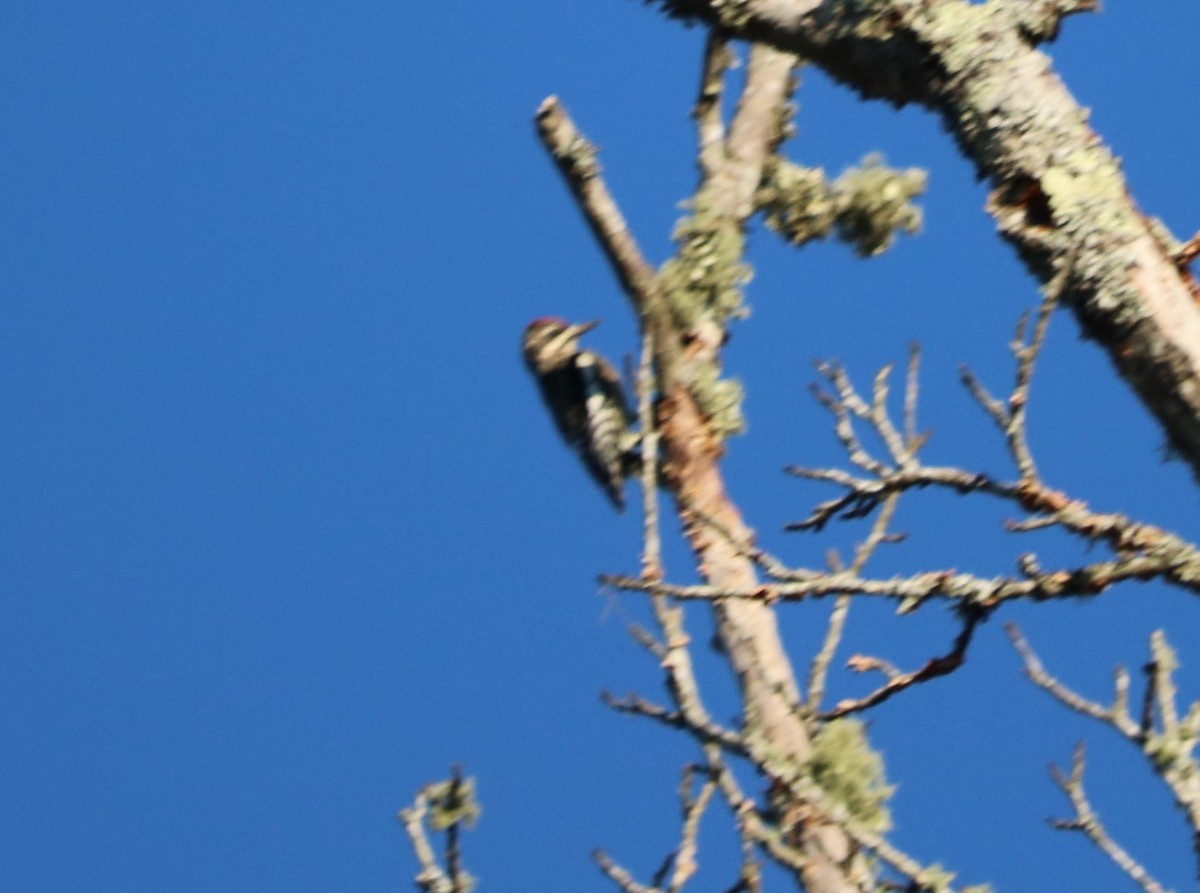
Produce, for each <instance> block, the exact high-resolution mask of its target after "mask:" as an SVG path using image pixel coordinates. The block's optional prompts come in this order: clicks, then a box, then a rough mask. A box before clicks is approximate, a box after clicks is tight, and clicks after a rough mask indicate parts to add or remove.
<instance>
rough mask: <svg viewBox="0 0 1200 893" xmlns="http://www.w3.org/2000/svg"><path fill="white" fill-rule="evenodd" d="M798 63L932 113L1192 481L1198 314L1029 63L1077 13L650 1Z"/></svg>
mask: <svg viewBox="0 0 1200 893" xmlns="http://www.w3.org/2000/svg"><path fill="white" fill-rule="evenodd" d="M656 5H658V6H660V7H661V8H662V9H664V10H665V11H666V12H667V13H668V14H670V15H673V16H677V17H680V18H684V19H689V20H698V21H705V22H708V23H709V24H712V25H720V26H721V27H723V28H725V29H726V30H728V31H729V32H730V33H733V34H736V35H737V36H739V37H745V38H747V39H750V40H756V41H762V42H764V43H768V44H771V45H773V46H775V47H777V48H779V49H781V50H786V51H791V52H796V53H799V54H801V55H803V56H804V57H805V58H806V59H808V60H811V61H813V62H815V63H816V64H818V65H820V66H821V67H822V68H824V69H825V70H826V71H827V72H829V73H830V74H831V75H833V76H834V77H835V78H837V79H839V80H841V81H843V82H845V83H847V84H849V85H850V86H851V87H853V88H854V89H856V90H857V91H858V92H859V93H861V94H862V95H864V96H866V97H877V98H882V99H886V100H888V101H889V102H892V103H894V104H896V105H904V104H908V103H916V104H919V105H923V106H925V107H927V108H929V109H931V110H932V111H934V112H935V113H937V114H938V115H939V116H940V117H941V118H942V120H943V121H944V123H945V124H946V126H947V128H948V129H949V131H950V132H951V133H952V134H953V135H954V137H955V139H956V140H957V142H958V144H959V146H960V147H961V148H962V150H963V152H964V153H965V154H966V155H967V156H968V157H969V158H970V159H971V160H972V161H974V163H975V164H976V166H977V167H978V169H979V171H980V173H981V175H982V176H984V177H985V178H986V179H987V180H988V181H989V182H990V183H991V185H992V193H991V198H990V200H989V202H988V208H989V211H990V212H991V214H992V215H993V217H994V218H995V219H996V221H997V223H998V225H999V228H1000V231H1001V233H1002V234H1003V235H1004V237H1005V238H1007V239H1008V240H1009V241H1011V242H1012V243H1013V244H1014V246H1015V247H1016V248H1017V251H1018V253H1019V255H1020V256H1021V258H1022V259H1023V260H1024V261H1025V263H1026V265H1027V266H1028V268H1029V269H1030V270H1031V271H1032V272H1033V273H1034V275H1036V276H1037V277H1038V278H1040V279H1041V280H1042V281H1043V282H1049V281H1050V280H1051V279H1052V278H1053V276H1054V274H1055V272H1056V271H1057V269H1058V268H1059V266H1061V263H1062V261H1063V260H1064V259H1065V258H1066V257H1068V256H1069V255H1072V254H1074V256H1075V263H1074V272H1073V274H1072V276H1071V281H1070V282H1069V283H1068V284H1067V287H1066V289H1065V290H1064V295H1063V299H1064V303H1066V304H1067V305H1068V306H1069V307H1071V309H1072V310H1073V311H1074V313H1075V315H1076V316H1077V318H1078V319H1079V321H1080V323H1081V324H1082V326H1083V328H1084V331H1085V332H1086V333H1087V334H1088V335H1089V336H1091V337H1092V338H1094V339H1096V340H1097V341H1098V342H1100V343H1101V344H1102V345H1103V346H1104V348H1105V350H1106V351H1107V353H1108V355H1109V358H1110V359H1111V360H1112V362H1113V363H1114V365H1115V366H1116V368H1117V369H1118V370H1119V371H1120V373H1121V375H1122V376H1123V377H1124V378H1125V379H1126V380H1127V381H1128V382H1129V383H1130V384H1131V386H1132V387H1133V388H1134V390H1135V391H1136V392H1137V393H1138V395H1139V397H1140V398H1141V400H1142V402H1143V403H1144V404H1145V405H1146V406H1147V407H1148V408H1149V409H1150V410H1151V412H1153V414H1154V415H1155V416H1156V417H1157V418H1158V420H1159V422H1160V423H1161V424H1162V426H1163V428H1164V430H1165V431H1166V433H1167V436H1168V439H1169V441H1170V443H1171V445H1172V447H1173V448H1174V449H1175V450H1177V451H1178V452H1179V454H1180V455H1182V456H1183V457H1185V458H1186V459H1187V461H1188V462H1189V463H1190V464H1191V465H1192V468H1193V470H1194V471H1195V472H1196V473H1197V474H1200V307H1198V305H1197V286H1196V283H1195V281H1194V280H1193V278H1192V276H1191V275H1190V273H1189V272H1188V271H1187V270H1186V268H1185V267H1184V266H1183V265H1181V264H1180V262H1179V260H1178V257H1177V254H1176V252H1177V246H1175V245H1173V244H1172V241H1173V240H1172V239H1170V238H1168V237H1165V236H1164V234H1163V233H1162V231H1161V227H1160V226H1158V225H1156V224H1155V222H1154V221H1152V220H1150V219H1149V218H1148V217H1147V216H1146V215H1145V214H1143V213H1142V211H1141V210H1140V209H1139V208H1138V206H1137V205H1136V203H1135V202H1134V201H1133V199H1132V197H1131V196H1130V194H1129V191H1128V188H1127V185H1126V183H1125V179H1124V177H1123V175H1122V173H1121V170H1120V164H1119V161H1118V160H1117V158H1116V157H1115V156H1114V155H1113V153H1112V152H1111V151H1110V150H1109V149H1108V147H1107V146H1105V144H1104V142H1103V141H1102V140H1101V139H1100V137H1099V136H1098V135H1097V134H1096V132H1095V131H1094V130H1092V128H1091V127H1090V126H1089V124H1088V113H1087V110H1086V109H1084V108H1083V107H1082V106H1080V105H1079V103H1078V102H1077V101H1076V100H1075V98H1074V97H1073V96H1072V95H1071V93H1070V91H1069V90H1068V89H1067V88H1066V86H1065V85H1064V84H1063V83H1062V81H1061V80H1060V78H1059V77H1058V75H1057V74H1056V73H1055V72H1054V70H1053V68H1052V65H1051V62H1050V59H1049V58H1048V57H1047V56H1046V55H1044V54H1043V53H1041V52H1039V51H1038V50H1037V48H1036V46H1035V44H1036V42H1037V40H1039V39H1042V38H1044V37H1046V36H1050V35H1052V34H1053V33H1054V32H1055V31H1056V30H1057V27H1058V20H1059V19H1060V18H1061V17H1062V15H1065V14H1067V13H1070V12H1076V11H1080V10H1084V9H1088V8H1090V7H1091V6H1092V4H1090V3H1087V2H1079V0H1077V2H1071V0H1057V2H1051V0H1047V2H1042V3H1036V4H1034V3H1025V2H1013V0H991V2H988V3H982V4H969V3H964V2H961V0H934V2H922V3H914V2H912V0H879V2H873V3H834V2H829V0H739V2H728V0H658V2H657V4H656Z"/></svg>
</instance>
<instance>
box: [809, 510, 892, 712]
mask: <svg viewBox="0 0 1200 893" xmlns="http://www.w3.org/2000/svg"><path fill="white" fill-rule="evenodd" d="M899 501H900V497H899V496H897V495H894V494H893V495H889V496H887V497H886V501H885V502H884V505H883V508H882V509H881V510H880V512H879V514H878V515H877V516H876V517H875V522H874V524H872V525H871V532H870V534H869V535H868V536H867V539H866V540H865V541H864V542H863V543H861V544H860V545H859V547H858V549H857V550H856V551H855V555H854V561H853V562H852V563H851V565H850V570H851V572H852V573H856V574H858V573H861V572H862V570H863V568H865V567H866V565H867V562H868V561H870V559H871V556H872V555H874V554H875V550H876V549H877V548H878V547H879V545H880V544H881V543H883V542H885V541H886V539H887V532H888V527H889V525H890V524H891V522H892V516H893V515H894V514H895V511H896V506H897V504H898V503H899ZM850 601H851V599H850V596H849V595H845V594H843V595H839V596H838V597H837V600H836V601H835V602H834V606H833V611H832V612H831V613H830V615H829V624H828V626H827V627H826V629H825V640H824V642H822V643H821V650H820V651H819V652H817V655H816V657H814V658H813V661H812V665H811V666H810V668H809V671H808V701H807V705H808V710H809V711H810V712H812V713H815V712H816V711H817V709H818V708H819V707H820V706H821V701H822V700H823V699H824V697H825V683H826V681H827V680H828V676H829V665H830V664H831V663H832V662H833V656H834V654H835V653H836V652H837V647H838V644H839V643H840V642H841V640H842V635H843V632H844V630H845V626H846V617H847V615H848V614H849V611H850Z"/></svg>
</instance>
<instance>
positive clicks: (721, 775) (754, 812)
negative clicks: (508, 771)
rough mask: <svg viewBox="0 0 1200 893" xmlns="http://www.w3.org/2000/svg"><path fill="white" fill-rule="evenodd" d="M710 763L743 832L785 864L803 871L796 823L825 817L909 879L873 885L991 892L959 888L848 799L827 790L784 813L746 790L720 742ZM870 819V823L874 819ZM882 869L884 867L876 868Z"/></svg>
mask: <svg viewBox="0 0 1200 893" xmlns="http://www.w3.org/2000/svg"><path fill="white" fill-rule="evenodd" d="M706 755H707V757H708V762H709V767H710V769H711V770H712V771H713V772H714V773H715V778H716V780H717V783H718V785H719V787H720V790H721V794H722V795H723V796H724V798H725V802H726V803H727V804H728V805H729V808H730V810H731V811H732V813H733V817H734V821H735V822H736V823H737V826H738V832H739V833H740V835H741V836H742V839H743V840H745V841H750V842H753V843H754V844H756V845H757V846H759V847H761V848H762V849H764V850H765V851H766V852H767V853H768V854H770V856H771V858H772V859H773V860H774V861H775V862H776V863H778V864H779V865H781V866H783V867H784V868H788V869H791V870H792V871H794V872H797V873H799V872H800V871H801V870H802V869H803V866H804V864H805V856H804V853H803V852H801V850H800V849H798V848H797V847H796V846H795V837H794V830H795V829H794V827H792V824H791V823H793V822H800V823H803V822H807V821H813V820H815V819H817V818H821V819H822V820H823V821H825V822H828V823H830V824H837V825H840V826H841V827H844V828H845V829H846V833H847V834H848V835H849V836H850V837H851V838H852V839H853V840H854V842H855V844H856V845H857V847H858V848H859V849H860V851H861V852H863V853H870V854H871V855H873V856H875V857H876V858H878V859H879V860H880V861H881V862H882V863H883V864H885V865H886V866H887V867H888V868H889V869H890V870H891V872H892V873H894V875H896V876H897V877H899V878H902V879H904V881H905V883H904V884H903V885H901V884H889V882H888V881H883V882H882V883H881V884H880V885H879V886H876V887H874V888H872V889H892V888H893V887H894V888H895V889H905V890H912V891H914V893H924V891H929V893H987V891H988V889H989V888H987V887H956V886H954V885H953V883H952V882H953V880H954V875H953V874H952V873H950V872H948V871H946V870H944V869H942V868H941V867H940V866H937V865H923V864H922V863H921V862H919V861H918V860H916V859H914V858H913V857H912V856H909V855H908V854H907V853H905V852H903V851H902V850H900V849H899V848H897V847H896V846H894V845H893V844H892V843H891V842H890V841H888V839H887V838H886V837H885V836H884V835H883V834H881V833H879V830H877V829H875V828H871V827H866V826H864V823H862V822H859V821H855V820H854V817H852V816H851V815H848V814H847V813H848V810H847V809H846V807H845V806H844V805H842V804H837V803H831V802H829V801H828V800H823V799H822V795H821V794H820V793H819V792H817V793H815V794H814V798H813V801H812V802H809V803H807V804H805V805H804V806H803V807H802V808H801V809H800V810H799V811H797V812H793V813H791V814H789V813H788V812H787V811H786V810H785V811H784V813H783V814H780V811H779V810H778V809H769V810H768V809H763V808H762V807H760V805H759V804H758V803H756V802H755V800H754V799H753V798H751V797H749V796H747V794H746V793H745V792H744V791H743V790H742V788H741V786H740V785H739V783H738V780H737V778H736V777H735V776H734V773H733V772H732V771H731V770H730V768H729V766H728V764H727V763H726V761H725V759H724V756H723V755H722V754H721V752H720V751H718V750H717V749H716V748H714V747H709V748H708V749H707V750H706ZM867 824H870V823H869V822H868V823H867ZM875 872H876V873H878V869H875Z"/></svg>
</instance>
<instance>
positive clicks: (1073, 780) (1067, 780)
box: [1050, 743, 1166, 893]
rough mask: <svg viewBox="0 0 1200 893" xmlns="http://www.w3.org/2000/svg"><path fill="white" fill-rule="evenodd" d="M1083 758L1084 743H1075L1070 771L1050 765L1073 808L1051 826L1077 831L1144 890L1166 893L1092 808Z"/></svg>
mask: <svg viewBox="0 0 1200 893" xmlns="http://www.w3.org/2000/svg"><path fill="white" fill-rule="evenodd" d="M1084 765H1085V758H1084V749H1083V744H1082V743H1080V744H1077V745H1076V746H1075V754H1074V756H1073V757H1072V760H1071V774H1070V775H1064V774H1063V772H1062V771H1061V770H1060V769H1059V768H1058V767H1057V766H1051V767H1050V775H1051V777H1052V778H1053V779H1054V783H1055V784H1057V785H1058V787H1059V789H1060V790H1061V791H1062V792H1063V793H1064V794H1066V795H1067V798H1068V799H1069V800H1070V801H1071V806H1073V807H1074V809H1075V817H1074V818H1073V819H1056V820H1052V821H1051V822H1050V825H1051V827H1054V828H1057V829H1059V830H1062V831H1079V832H1081V833H1082V834H1083V835H1084V836H1085V837H1087V839H1088V840H1090V841H1091V842H1092V843H1094V844H1095V845H1096V846H1097V847H1098V848H1099V849H1100V850H1101V851H1102V852H1103V853H1104V854H1105V855H1106V856H1108V858H1109V859H1111V860H1112V861H1113V863H1114V864H1115V865H1116V866H1117V867H1118V868H1120V869H1121V870H1122V871H1123V872H1125V874H1127V875H1128V876H1129V878H1130V879H1131V880H1132V881H1133V882H1134V883H1135V884H1137V885H1138V886H1139V887H1141V888H1142V889H1143V890H1145V891H1146V893H1166V891H1165V888H1164V887H1163V886H1162V885H1161V884H1159V883H1158V881H1156V880H1155V879H1154V878H1153V877H1151V875H1150V873H1149V872H1148V871H1146V869H1145V868H1143V867H1142V866H1141V865H1140V864H1139V863H1138V862H1137V860H1136V859H1134V858H1133V857H1132V856H1131V855H1129V853H1128V852H1126V851H1125V850H1124V849H1123V848H1122V847H1121V846H1120V845H1119V844H1118V843H1117V842H1116V841H1115V840H1113V839H1112V837H1111V836H1110V835H1109V833H1108V831H1107V830H1106V829H1105V827H1104V825H1103V824H1102V823H1101V821H1100V816H1099V815H1098V814H1097V813H1096V811H1095V810H1094V809H1092V805H1091V803H1089V802H1088V799H1087V794H1086V792H1085V791H1084V789H1083V772H1084Z"/></svg>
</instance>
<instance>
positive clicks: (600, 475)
mask: <svg viewBox="0 0 1200 893" xmlns="http://www.w3.org/2000/svg"><path fill="white" fill-rule="evenodd" d="M596 325H597V323H596V322H586V323H578V324H576V325H571V324H570V323H568V322H567V321H566V320H563V319H558V318H557V317H542V318H541V319H535V320H534V321H533V322H531V323H530V324H529V325H528V326H527V327H526V328H525V337H524V338H523V339H522V350H523V352H524V355H525V363H526V365H527V366H528V367H529V371H530V372H532V373H533V376H534V378H535V379H537V383H538V387H539V388H540V389H541V392H542V399H543V400H544V401H545V403H546V407H547V408H548V409H549V410H550V414H551V415H552V416H553V417H554V423H555V425H556V426H557V427H558V431H559V433H560V434H561V435H562V437H563V440H565V441H566V442H567V444H568V446H570V447H571V449H573V450H574V451H575V453H576V455H578V456H579V458H580V459H581V460H582V461H583V464H584V467H585V468H586V469H587V471H588V474H590V475H591V476H592V478H593V479H594V480H595V481H596V483H597V484H599V485H600V487H601V488H602V489H603V490H604V492H605V493H606V494H607V495H608V498H609V499H611V500H612V503H613V505H615V506H616V507H617V509H618V510H621V509H624V508H625V476H626V472H627V467H628V463H629V461H630V458H631V457H630V455H629V447H630V444H631V441H632V440H634V439H635V438H634V435H632V434H631V433H630V428H631V426H632V425H633V421H634V417H633V413H632V412H631V411H630V409H629V404H628V402H627V401H626V399H625V392H624V390H623V389H622V387H621V377H620V376H619V375H618V374H617V372H616V370H615V369H614V368H613V367H612V364H611V363H609V362H608V361H607V360H606V359H604V357H602V356H600V355H599V354H598V353H596V352H594V351H591V350H586V349H583V348H581V347H580V346H579V338H580V336H581V335H583V334H584V333H585V332H589V331H591V330H592V329H593V328H595V327H596Z"/></svg>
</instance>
